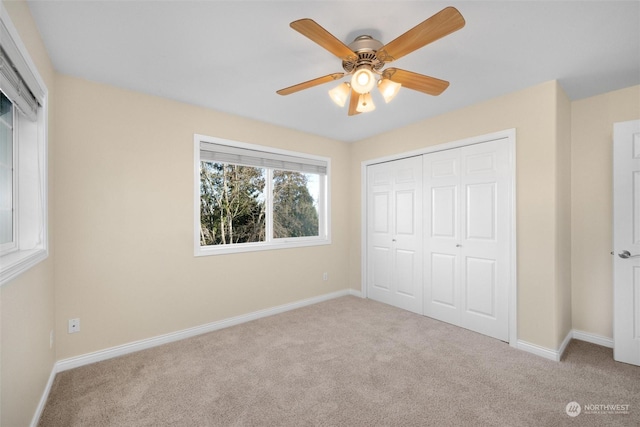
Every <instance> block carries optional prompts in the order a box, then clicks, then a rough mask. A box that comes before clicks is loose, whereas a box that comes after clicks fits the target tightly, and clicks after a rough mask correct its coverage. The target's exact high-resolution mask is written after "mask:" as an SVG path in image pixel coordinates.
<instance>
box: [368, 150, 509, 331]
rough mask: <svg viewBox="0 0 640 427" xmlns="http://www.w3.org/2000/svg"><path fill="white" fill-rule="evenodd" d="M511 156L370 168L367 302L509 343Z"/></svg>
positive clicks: (486, 153)
mask: <svg viewBox="0 0 640 427" xmlns="http://www.w3.org/2000/svg"><path fill="white" fill-rule="evenodd" d="M513 171H514V168H513V165H512V163H511V156H510V148H509V145H508V144H506V143H505V141H504V140H501V139H498V140H493V141H488V142H482V143H477V144H472V145H467V146H461V147H457V148H452V149H447V150H442V151H436V152H431V153H426V154H423V155H419V156H413V157H409V158H404V159H400V160H392V161H388V162H383V163H377V164H371V165H368V166H367V215H366V221H367V236H366V241H367V244H366V265H367V268H366V283H367V296H368V297H369V298H371V299H374V300H377V301H380V302H384V303H387V304H391V305H394V306H396V307H400V308H403V309H406V310H410V311H413V312H415V313H420V314H424V315H426V316H429V317H432V318H435V319H438V320H442V321H445V322H448V323H451V324H454V325H457V326H461V327H464V328H467V329H470V330H473V331H476V332H480V333H482V334H485V335H488V336H491V337H494V338H497V339H500V340H503V341H509V291H510V287H509V284H510V283H511V280H512V277H511V274H512V273H511V267H512V266H511V262H512V260H511V257H512V240H513V236H512V234H513V233H514V232H513V224H512V211H513V203H514V196H513V193H514V191H513V179H514V177H513V173H514V172H513Z"/></svg>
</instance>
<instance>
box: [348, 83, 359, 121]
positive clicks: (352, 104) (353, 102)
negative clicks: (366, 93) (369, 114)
mask: <svg viewBox="0 0 640 427" xmlns="http://www.w3.org/2000/svg"><path fill="white" fill-rule="evenodd" d="M359 98H360V94H359V93H358V92H356V91H355V90H353V89H351V95H350V97H349V115H350V116H355V115H356V114H360V111H356V108H358V99H359Z"/></svg>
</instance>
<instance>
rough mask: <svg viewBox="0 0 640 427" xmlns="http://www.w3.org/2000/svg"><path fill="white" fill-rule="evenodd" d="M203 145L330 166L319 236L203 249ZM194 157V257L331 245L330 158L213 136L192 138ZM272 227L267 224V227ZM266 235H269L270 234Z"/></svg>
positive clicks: (321, 208)
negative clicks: (215, 145) (299, 158)
mask: <svg viewBox="0 0 640 427" xmlns="http://www.w3.org/2000/svg"><path fill="white" fill-rule="evenodd" d="M201 142H209V143H214V144H221V145H227V146H231V147H237V148H245V149H249V150H255V151H263V152H268V153H274V154H282V155H286V156H295V157H301V158H305V159H311V160H319V161H323V162H326V164H327V174H326V176H327V180H326V185H325V188H324V191H325V197H324V199H323V198H322V197H321V198H320V200H319V201H318V203H319V204H320V206H319V210H321V211H322V210H324V221H322V218H321V223H320V227H319V234H320V235H319V236H311V237H295V238H285V239H273V240H271V241H268V242H252V243H238V244H230V245H211V246H200V143H201ZM193 153H194V154H193V157H194V165H193V171H194V175H193V178H194V181H193V188H194V197H193V199H194V208H193V212H194V220H193V224H194V230H193V236H194V256H197V257H200V256H209V255H222V254H233V253H244V252H254V251H264V250H274V249H285V248H300V247H307V246H319V245H329V244H331V159H329V158H327V157H321V156H314V155H311V154H306V153H299V152H295V151H287V150H281V149H277V148H271V147H266V146H263V145H254V144H248V143H244V142H238V141H231V140H227V139H222V138H216V137H212V136H206V135H199V134H194V136H193ZM269 226H270V225H269V224H267V227H269ZM267 232H269V231H268V230H267Z"/></svg>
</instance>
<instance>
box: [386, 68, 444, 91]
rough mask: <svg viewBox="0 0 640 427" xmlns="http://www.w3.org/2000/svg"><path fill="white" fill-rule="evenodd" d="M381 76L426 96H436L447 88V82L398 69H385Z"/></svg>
mask: <svg viewBox="0 0 640 427" xmlns="http://www.w3.org/2000/svg"><path fill="white" fill-rule="evenodd" d="M383 76H384V77H386V78H388V79H390V80H391V81H392V82H396V83H400V84H401V85H402V86H404V87H406V88H408V89H413V90H417V91H419V92H423V93H426V94H427V95H433V96H438V95H440V94H441V93H442V92H444V90H445V89H446V88H448V87H449V82H447V81H445V80H440V79H436V78H435V77H429V76H425V75H422V74H418V73H414V72H411V71H406V70H401V69H399V68H387V69H386V70H385V71H384V73H383Z"/></svg>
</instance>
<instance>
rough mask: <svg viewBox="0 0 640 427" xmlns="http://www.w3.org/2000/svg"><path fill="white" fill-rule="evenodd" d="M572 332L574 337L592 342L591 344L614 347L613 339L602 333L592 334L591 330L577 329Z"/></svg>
mask: <svg viewBox="0 0 640 427" xmlns="http://www.w3.org/2000/svg"><path fill="white" fill-rule="evenodd" d="M572 332H573V338H574V339H577V340H580V341H586V342H590V343H591V344H597V345H601V346H603V347H608V348H613V339H611V338H607V337H603V336H602V335H597V334H592V333H589V332H584V331H578V330H576V329H574V330H573V331H572Z"/></svg>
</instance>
